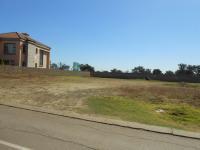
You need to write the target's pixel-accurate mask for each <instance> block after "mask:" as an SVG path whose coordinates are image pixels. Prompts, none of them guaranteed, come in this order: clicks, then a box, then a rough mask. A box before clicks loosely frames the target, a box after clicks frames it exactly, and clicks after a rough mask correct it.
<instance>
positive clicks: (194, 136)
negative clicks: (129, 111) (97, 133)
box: [0, 103, 200, 140]
mask: <svg viewBox="0 0 200 150" xmlns="http://www.w3.org/2000/svg"><path fill="white" fill-rule="evenodd" d="M0 105H2V106H7V107H13V108H18V109H24V110H29V111H34V112H40V113H47V114H51V115H57V116H62V117H68V118H72V119H79V120H84V121H89V122H95V123H101V124H107V125H113V126H119V127H124V128H131V129H137V130H144V131H149V132H155V133H160V134H169V135H173V136H179V137H185V138H192V139H198V140H200V133H196V132H190V131H184V130H178V129H174V128H169V127H159V126H154V125H146V124H141V123H136V122H128V121H121V120H115V119H108V118H103V117H94V116H89V115H84V114H78V113H75V112H71V111H58V110H50V109H45V108H41V107H35V106H28V105H23V104H8V103H0Z"/></svg>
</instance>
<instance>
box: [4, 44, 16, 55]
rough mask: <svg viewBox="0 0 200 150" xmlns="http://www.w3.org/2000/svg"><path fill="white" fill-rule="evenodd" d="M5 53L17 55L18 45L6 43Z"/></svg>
mask: <svg viewBox="0 0 200 150" xmlns="http://www.w3.org/2000/svg"><path fill="white" fill-rule="evenodd" d="M4 53H5V54H8V55H15V54H16V44H15V43H5V44H4Z"/></svg>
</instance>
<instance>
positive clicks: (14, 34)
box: [0, 32, 50, 49]
mask: <svg viewBox="0 0 200 150" xmlns="http://www.w3.org/2000/svg"><path fill="white" fill-rule="evenodd" d="M0 38H16V39H22V40H25V41H30V42H32V43H33V44H36V45H39V46H41V47H45V48H48V49H50V47H49V46H47V45H45V44H43V43H41V42H39V41H37V40H35V39H33V38H32V37H30V35H29V34H27V33H20V32H9V33H2V34H0Z"/></svg>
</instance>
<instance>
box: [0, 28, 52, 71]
mask: <svg viewBox="0 0 200 150" xmlns="http://www.w3.org/2000/svg"><path fill="white" fill-rule="evenodd" d="M50 50H51V48H50V47H49V46H46V45H44V44H42V43H41V42H38V41H36V40H34V39H33V38H31V37H30V36H29V35H28V34H27V33H18V32H10V33H3V34H0V63H3V64H5V65H14V66H19V67H21V66H22V67H30V68H50Z"/></svg>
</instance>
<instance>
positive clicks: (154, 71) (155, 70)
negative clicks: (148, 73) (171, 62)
mask: <svg viewBox="0 0 200 150" xmlns="http://www.w3.org/2000/svg"><path fill="white" fill-rule="evenodd" d="M153 75H155V76H159V75H162V71H161V70H160V69H154V70H153Z"/></svg>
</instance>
